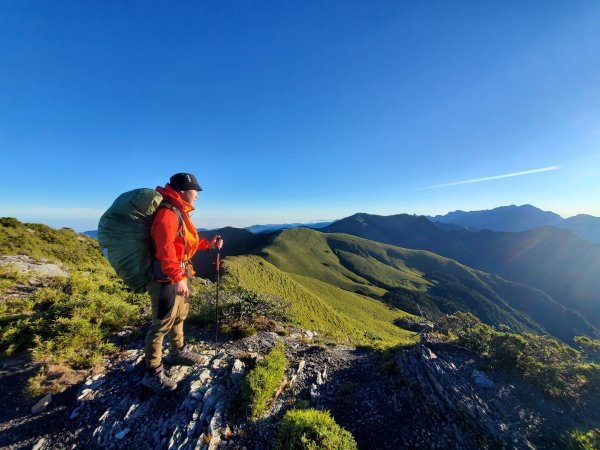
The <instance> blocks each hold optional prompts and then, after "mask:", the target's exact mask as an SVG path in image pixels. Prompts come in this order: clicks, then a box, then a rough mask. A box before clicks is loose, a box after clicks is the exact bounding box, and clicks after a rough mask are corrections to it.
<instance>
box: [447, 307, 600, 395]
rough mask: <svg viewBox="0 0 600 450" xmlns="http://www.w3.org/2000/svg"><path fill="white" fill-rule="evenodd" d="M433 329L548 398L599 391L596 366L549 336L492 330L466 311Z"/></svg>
mask: <svg viewBox="0 0 600 450" xmlns="http://www.w3.org/2000/svg"><path fill="white" fill-rule="evenodd" d="M435 328H436V329H437V330H440V331H442V332H443V333H446V334H447V335H448V337H449V339H451V340H455V341H456V342H457V343H458V344H459V345H461V346H463V347H466V348H468V349H470V350H472V351H474V352H476V353H477V354H479V355H480V356H481V357H484V358H488V359H489V360H490V362H491V364H492V365H494V366H496V367H499V368H502V369H506V370H510V371H513V372H515V373H517V374H519V375H521V376H522V377H523V378H525V379H527V380H529V381H531V382H532V383H533V384H534V385H536V386H537V387H538V388H540V389H541V390H542V391H543V392H545V393H546V394H548V395H550V396H552V397H557V398H575V397H580V396H581V395H582V392H583V390H584V389H585V390H586V391H587V392H588V393H589V392H598V391H600V365H598V364H593V363H592V364H589V363H586V362H585V361H584V360H583V359H582V357H581V353H580V352H579V351H577V350H575V349H574V348H572V347H569V346H568V345H566V344H563V343H561V342H559V341H557V340H556V339H553V338H551V337H548V336H539V335H536V334H532V333H521V334H514V333H508V332H500V331H496V330H495V329H494V328H493V327H491V326H489V325H485V324H484V323H482V322H481V321H480V320H479V319H477V318H476V317H475V316H473V315H472V314H470V313H456V314H453V315H451V316H447V317H444V318H442V319H440V320H438V321H437V322H436V324H435Z"/></svg>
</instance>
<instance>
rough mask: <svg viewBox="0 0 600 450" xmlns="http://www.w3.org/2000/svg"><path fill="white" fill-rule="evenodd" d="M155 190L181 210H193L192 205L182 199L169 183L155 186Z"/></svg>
mask: <svg viewBox="0 0 600 450" xmlns="http://www.w3.org/2000/svg"><path fill="white" fill-rule="evenodd" d="M156 192H158V193H159V194H160V195H162V196H163V198H164V199H165V200H167V202H169V203H170V204H171V205H173V206H174V207H175V208H177V209H180V210H181V211H184V212H186V213H188V212H190V211H193V210H194V207H193V206H192V205H191V204H190V203H188V202H186V201H185V200H183V199H182V198H181V196H180V195H179V192H177V191H176V190H175V189H173V188H172V187H171V185H170V184H169V183H167V184H166V185H165V187H164V188H163V187H161V186H157V187H156Z"/></svg>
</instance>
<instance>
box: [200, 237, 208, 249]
mask: <svg viewBox="0 0 600 450" xmlns="http://www.w3.org/2000/svg"><path fill="white" fill-rule="evenodd" d="M209 248H210V242H208V239H206V238H202V239H200V241H199V242H198V250H208V249H209Z"/></svg>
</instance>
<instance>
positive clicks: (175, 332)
mask: <svg viewBox="0 0 600 450" xmlns="http://www.w3.org/2000/svg"><path fill="white" fill-rule="evenodd" d="M191 285H192V283H191V281H190V279H189V278H188V288H190V289H191ZM146 288H147V290H148V293H149V294H150V299H151V300H152V325H151V326H150V329H149V330H148V334H147V335H146V347H145V353H146V367H149V368H156V367H158V366H160V364H161V360H162V346H163V340H164V337H165V335H168V336H169V340H170V341H171V348H181V347H183V321H184V320H185V318H186V317H187V315H188V311H189V309H190V304H189V301H188V299H187V298H185V297H184V296H183V295H176V293H175V292H176V289H177V283H159V282H158V281H154V280H152V281H150V283H148V285H147V286H146Z"/></svg>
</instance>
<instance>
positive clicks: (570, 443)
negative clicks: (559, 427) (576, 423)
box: [563, 428, 600, 450]
mask: <svg viewBox="0 0 600 450" xmlns="http://www.w3.org/2000/svg"><path fill="white" fill-rule="evenodd" d="M563 441H564V444H565V447H566V448H567V449H569V450H571V449H573V450H597V449H599V448H600V428H594V429H592V430H589V431H585V432H582V431H579V430H575V431H572V432H571V433H569V434H567V435H566V436H564V437H563Z"/></svg>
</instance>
